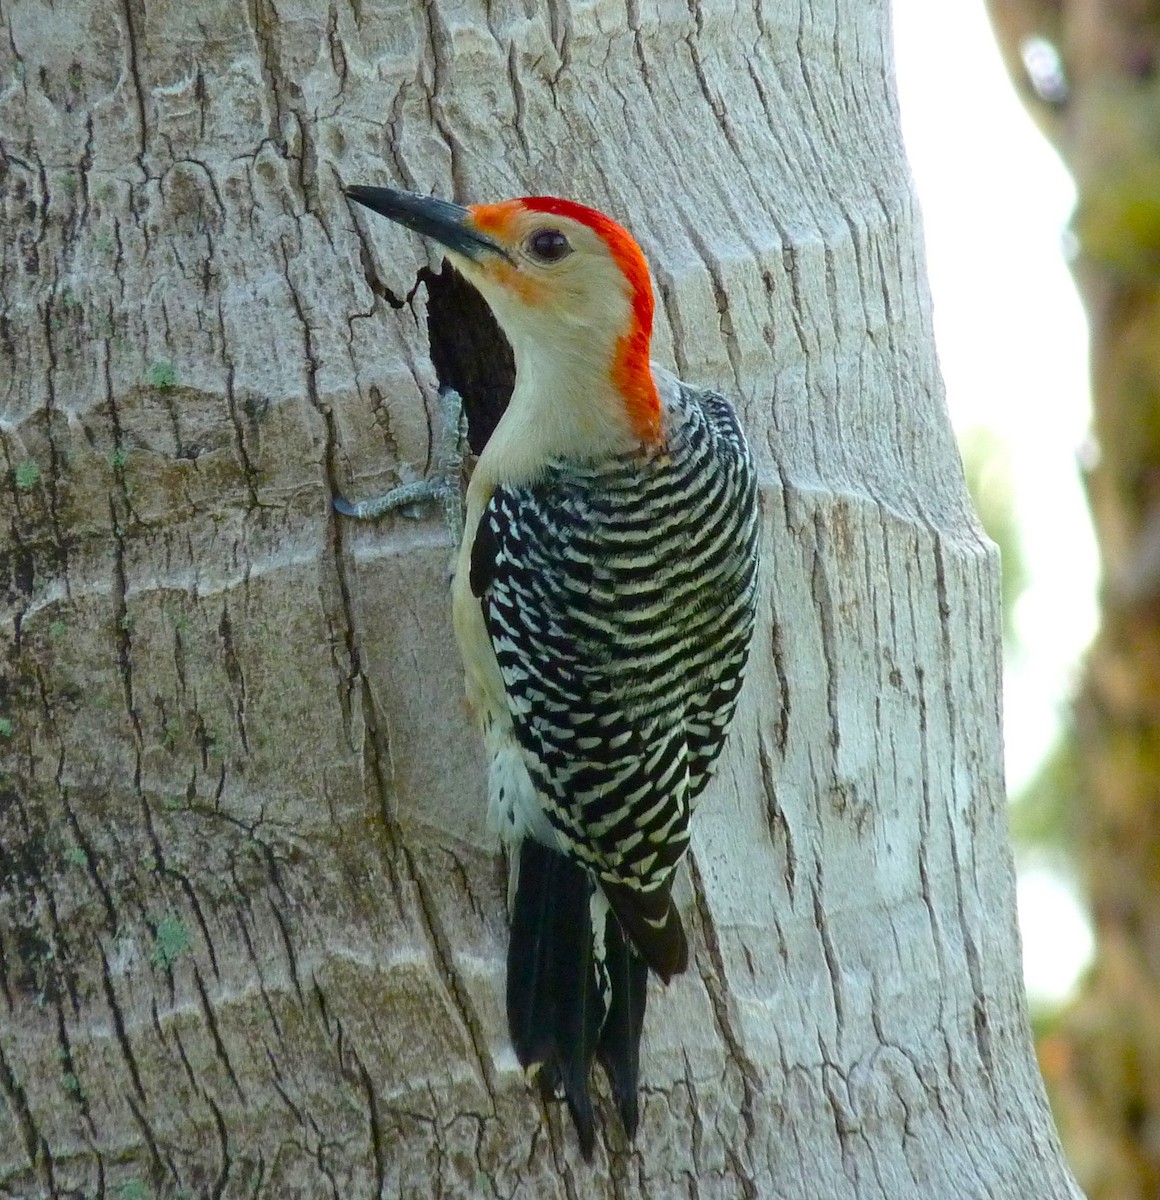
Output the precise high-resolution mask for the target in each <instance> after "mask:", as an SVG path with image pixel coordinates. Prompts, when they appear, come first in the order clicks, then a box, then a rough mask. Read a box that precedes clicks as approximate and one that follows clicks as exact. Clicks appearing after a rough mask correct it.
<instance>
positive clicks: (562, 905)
mask: <svg viewBox="0 0 1160 1200" xmlns="http://www.w3.org/2000/svg"><path fill="white" fill-rule="evenodd" d="M594 891H595V885H594V884H593V882H592V877H591V876H590V875H589V874H588V872H587V871H585V870H584V868H583V867H581V866H579V865H578V864H577V863H575V862H573V861H572V860H571V859H569V858H566V857H565V856H564V855H563V854H561V853H560V852H559V851H557V850H549V849H548V848H547V847H546V846H541V845H540V844H539V843H538V842H535V841H533V840H532V839H531V838H527V839H525V841H524V843H523V845H522V846H521V848H520V862H519V879H518V882H517V885H516V897H515V906H514V909H513V911H512V923H511V943H510V945H509V947H508V977H507V1010H508V1027H509V1029H510V1030H511V1037H512V1045H513V1046H514V1047H515V1052H516V1057H517V1058H518V1059H519V1060H520V1064H521V1065H522V1066H524V1067H530V1066H532V1065H533V1064H535V1063H539V1064H541V1066H540V1073H539V1080H540V1086H541V1088H542V1090H543V1092H544V1095H545V1096H554V1095H555V1094H556V1093H557V1090H558V1089H559V1088H561V1087H562V1088H563V1091H564V1097H565V1099H566V1100H567V1102H568V1108H569V1110H570V1112H571V1113H572V1120H573V1122H574V1123H575V1126H576V1132H577V1134H578V1136H579V1138H580V1149H581V1151H582V1152H583V1154H584V1157H585V1158H588V1157H589V1156H590V1155H591V1153H592V1149H593V1146H594V1144H595V1130H594V1125H593V1116H592V1098H591V1096H590V1095H589V1092H588V1081H589V1077H590V1076H591V1073H592V1063H593V1060H594V1059H596V1058H599V1060H600V1063H601V1065H602V1066H603V1067H604V1070H605V1071H606V1072H607V1074H608V1079H609V1082H610V1084H611V1086H612V1094H613V1097H614V1099H615V1100H616V1106H617V1108H618V1109H619V1111H620V1116H621V1120H622V1121H623V1122H624V1129H625V1132H626V1133H627V1134H628V1136H629V1137H630V1138H631V1137H632V1136H633V1134H634V1133H635V1132H636V1123H637V1095H636V1093H637V1077H638V1069H639V1064H640V1034H641V1028H642V1026H643V1025H644V1009H645V999H646V988H647V984H648V966H647V964H646V963H645V962H644V960H643V959H641V958H640V957H639V956H638V955H637V954H636V953H635V952H634V951H633V950H632V949H631V948H630V947H629V945H628V944H627V943H626V941H625V938H624V934H623V932H622V930H621V927H620V923H619V922H618V921H617V919H616V917H615V916H614V915H613V913H612V911H611V909H610V908H609V906H608V905H607V903H605V902H604V900H603V897H599V898H597V900H596V903H595V905H594V904H593V893H594ZM594 911H595V913H596V915H597V918H598V919H600V918H601V917H602V919H600V922H599V923H600V925H601V927H600V928H596V929H594V928H593V914H594Z"/></svg>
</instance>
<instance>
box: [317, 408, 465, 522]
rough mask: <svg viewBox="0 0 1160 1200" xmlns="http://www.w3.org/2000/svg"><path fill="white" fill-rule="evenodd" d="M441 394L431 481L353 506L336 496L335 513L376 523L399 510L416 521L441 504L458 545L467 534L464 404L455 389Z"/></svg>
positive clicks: (412, 484) (420, 481)
mask: <svg viewBox="0 0 1160 1200" xmlns="http://www.w3.org/2000/svg"><path fill="white" fill-rule="evenodd" d="M439 394H440V398H441V399H442V401H443V427H442V429H441V430H440V434H439V441H438V459H437V462H436V465H435V471H434V473H433V474H432V475H431V476H430V477H428V478H427V479H419V480H416V481H415V482H414V483H404V484H401V485H400V486H399V487H397V488H392V489H391V490H390V491H389V492H386V493H384V494H383V495H381V496H374V497H372V498H371V499H369V500H359V501H356V502H354V503H352V502H351V501H349V500H347V499H346V497H344V496H339V495H336V496H335V497H334V500H333V503H334V511H335V512H337V513H338V514H339V515H341V516H344V517H352V518H354V519H355V520H357V521H373V520H375V519H376V518H378V517H381V516H382V515H383V513H387V512H396V511H397V512H399V513H401V514H402V515H403V516H405V517H409V518H411V519H412V520H415V519H418V518H420V517H422V515H423V509H424V507H425V506H427V505H429V504H432V503H438V504H441V505H442V506H443V513H444V517H445V518H446V520H447V526H448V529H449V530H450V532H451V538H452V541H453V542H454V543H456V544H458V542H459V538H460V537H461V536H462V533H463V496H462V490H461V481H462V472H463V455H462V451H461V449H460V446H461V444H462V442H463V431H462V428H461V425H462V421H461V415H462V412H463V401H462V400H461V399H460V397H459V393H458V392H456V391H455V390H454V389H452V388H443V389H442V390H441V391H440V393H439Z"/></svg>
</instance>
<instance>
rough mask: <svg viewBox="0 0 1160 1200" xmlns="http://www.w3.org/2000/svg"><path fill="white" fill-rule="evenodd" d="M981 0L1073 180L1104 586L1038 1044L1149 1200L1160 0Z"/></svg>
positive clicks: (1092, 1148) (1077, 1121) (1098, 1180)
mask: <svg viewBox="0 0 1160 1200" xmlns="http://www.w3.org/2000/svg"><path fill="white" fill-rule="evenodd" d="M990 5H991V11H992V16H993V19H994V22H995V27H996V31H997V33H998V36H999V42H1000V45H1001V47H1002V49H1003V52H1004V56H1005V58H1006V60H1007V63H1008V67H1009V69H1010V70H1011V72H1012V75H1013V77H1014V78H1015V80H1016V83H1017V85H1018V86H1019V88H1020V91H1021V92H1022V94H1023V96H1024V98H1025V100H1026V101H1027V103H1028V105H1029V106H1030V108H1031V110H1032V112H1033V114H1034V115H1035V116H1036V118H1037V119H1038V121H1039V124H1040V127H1041V128H1042V129H1043V130H1044V132H1045V133H1046V135H1047V136H1048V137H1049V138H1050V139H1051V141H1052V143H1053V144H1054V145H1055V147H1056V149H1057V150H1058V151H1059V153H1060V155H1061V156H1062V157H1063V160H1064V162H1065V163H1066V164H1067V166H1068V167H1069V169H1070V170H1071V172H1072V175H1073V176H1074V178H1075V181H1076V188H1077V192H1078V205H1077V209H1076V215H1075V220H1074V223H1073V227H1074V232H1075V234H1076V250H1077V256H1076V259H1075V275H1076V281H1077V283H1078V285H1079V291H1080V295H1081V297H1082V299H1083V302H1084V305H1085V307H1086V309H1087V313H1088V319H1089V322H1090V325H1091V360H1092V403H1093V453H1092V455H1091V456H1090V458H1091V463H1090V466H1089V469H1088V471H1087V477H1086V482H1087V489H1088V496H1089V499H1090V503H1091V511H1092V518H1093V521H1094V523H1095V530H1096V537H1097V539H1098V542H1099V546H1100V554H1101V560H1102V570H1103V586H1102V590H1101V625H1100V630H1099V633H1098V635H1097V637H1096V640H1095V643H1094V644H1093V646H1092V647H1091V649H1090V651H1089V653H1088V657H1087V663H1086V667H1085V671H1084V676H1083V681H1082V684H1081V687H1080V692H1079V696H1078V699H1077V702H1076V708H1075V749H1076V760H1077V761H1078V763H1079V767H1080V770H1079V781H1078V788H1077V792H1078V795H1077V800H1076V803H1075V805H1074V812H1073V814H1072V819H1073V828H1072V830H1071V833H1072V844H1073V846H1074V852H1075V855H1076V858H1077V861H1078V863H1079V866H1080V869H1081V871H1082V875H1083V879H1084V881H1085V884H1086V888H1087V893H1088V898H1089V901H1090V905H1091V911H1092V917H1093V920H1094V923H1095V931H1096V961H1095V965H1094V967H1093V969H1092V970H1091V971H1090V973H1089V974H1088V976H1087V977H1086V978H1085V979H1084V981H1083V983H1082V984H1081V988H1080V993H1079V996H1078V998H1077V999H1076V1001H1075V1002H1074V1003H1073V1004H1072V1006H1071V1007H1070V1010H1069V1011H1068V1012H1067V1014H1066V1015H1065V1017H1064V1019H1063V1021H1062V1022H1061V1024H1060V1025H1059V1027H1058V1028H1056V1029H1054V1030H1053V1031H1052V1032H1051V1035H1050V1042H1049V1044H1048V1045H1047V1046H1045V1055H1044V1059H1045V1062H1047V1063H1048V1064H1049V1081H1050V1083H1051V1084H1052V1093H1053V1097H1054V1099H1055V1102H1056V1105H1057V1110H1058V1112H1059V1114H1060V1120H1061V1125H1062V1129H1063V1132H1064V1135H1065V1140H1066V1142H1067V1144H1068V1147H1069V1152H1070V1154H1071V1157H1072V1160H1073V1161H1074V1163H1075V1164H1076V1167H1077V1170H1078V1173H1079V1175H1080V1177H1081V1179H1082V1181H1083V1183H1084V1184H1085V1186H1086V1187H1087V1189H1088V1191H1089V1195H1090V1196H1092V1197H1093V1200H1099V1198H1104V1197H1106V1198H1107V1200H1113V1198H1114V1200H1134V1198H1136V1197H1138V1198H1140V1200H1145V1198H1149V1197H1153V1196H1157V1195H1160V1139H1158V1137H1157V1132H1156V1131H1157V1128H1158V1127H1160V942H1158V941H1157V936H1156V930H1157V929H1160V4H1158V3H1156V0H1140V2H1138V3H1124V2H1122V0H1116V2H1112V0H1086V2H1080V0H1056V2H1055V3H1050V4H1048V3H1042V2H1036V3H1032V2H1030V0H990ZM1029 47H1030V48H1031V49H1032V51H1033V53H1032V54H1031V55H1030V56H1029V59H1028V61H1029V62H1030V64H1031V67H1032V70H1031V72H1028V70H1027V67H1026V66H1025V63H1024V51H1025V50H1026V49H1027V48H1029ZM1045 47H1049V48H1050V49H1049V50H1048V51H1047V52H1046V53H1045ZM1053 53H1054V56H1055V57H1054V58H1053ZM1042 400H1043V401H1044V403H1045V404H1046V406H1047V407H1045V410H1044V411H1045V416H1046V413H1047V412H1048V409H1049V406H1050V398H1049V397H1044V398H1042Z"/></svg>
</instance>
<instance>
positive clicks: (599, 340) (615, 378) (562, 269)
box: [347, 187, 660, 441]
mask: <svg viewBox="0 0 1160 1200" xmlns="http://www.w3.org/2000/svg"><path fill="white" fill-rule="evenodd" d="M347 195H348V196H350V197H351V199H352V200H357V201H358V203H360V204H363V205H365V206H366V207H367V208H369V209H371V210H373V211H374V212H377V213H380V214H381V215H382V216H384V217H389V218H390V219H391V220H392V221H397V222H398V223H399V224H400V225H405V226H406V227H407V228H408V229H413V230H414V231H415V232H416V233H421V234H423V235H425V236H426V237H429V238H432V239H434V240H435V241H437V242H438V243H439V244H440V245H441V246H442V247H443V249H444V250H445V251H446V253H447V257H448V258H449V259H450V260H451V263H452V265H453V266H455V268H456V269H457V270H458V271H459V272H460V273H461V274H462V275H463V276H464V277H465V278H466V279H467V280H468V281H469V282H470V283H471V284H473V285H474V286H475V287H476V288H477V289H478V290H479V292H480V293H481V294H482V295H483V298H484V299H485V300H486V301H487V303H488V305H489V306H490V307H491V309H492V311H493V312H494V313H495V316H496V320H497V321H498V322H499V324H500V326H501V328H502V329H503V331H504V333H505V334H506V336H507V338H508V341H509V342H511V344H512V349H513V351H514V352H515V356H516V370H517V372H521V371H523V370H525V369H527V370H529V371H534V372H535V373H536V374H537V376H538V382H539V383H540V384H541V385H543V386H547V387H551V386H554V385H555V383H556V380H554V379H553V378H552V376H553V375H558V377H559V378H561V379H574V380H584V381H585V382H586V383H588V384H590V385H591V384H598V385H607V386H608V387H609V388H610V389H611V390H612V391H613V392H615V393H616V394H617V395H619V397H620V398H622V399H623V401H624V408H625V412H626V414H627V417H628V420H629V423H630V426H631V429H632V431H633V433H634V434H635V435H636V436H639V437H640V438H641V439H642V440H646V441H648V440H652V439H654V438H656V437H657V435H658V431H659V428H660V402H659V399H658V396H657V389H656V384H655V383H654V381H653V376H652V371H651V369H650V367H649V341H650V338H651V336H652V320H653V292H652V284H651V283H650V281H649V273H648V265H647V264H646V263H645V260H644V255H643V254H641V251H640V248H639V247H638V246H637V244H636V242H635V241H633V239H632V237H631V235H630V234H629V233H628V232H627V230H625V229H624V228H622V227H621V226H620V225H618V224H617V223H616V222H615V221H613V220H611V219H610V218H609V217H606V216H605V215H604V214H603V213H601V212H598V211H596V209H592V208H586V207H585V206H584V205H582V204H576V203H574V202H572V201H570V200H558V199H555V198H553V197H550V196H526V197H524V198H523V199H519V200H505V201H502V202H501V203H498V204H476V205H472V206H471V207H463V206H461V205H458V204H451V203H449V202H447V201H446V200H438V199H436V198H435V197H433V196H419V195H415V194H413V193H411V192H399V191H395V190H393V189H391V188H373V187H351V188H347Z"/></svg>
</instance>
